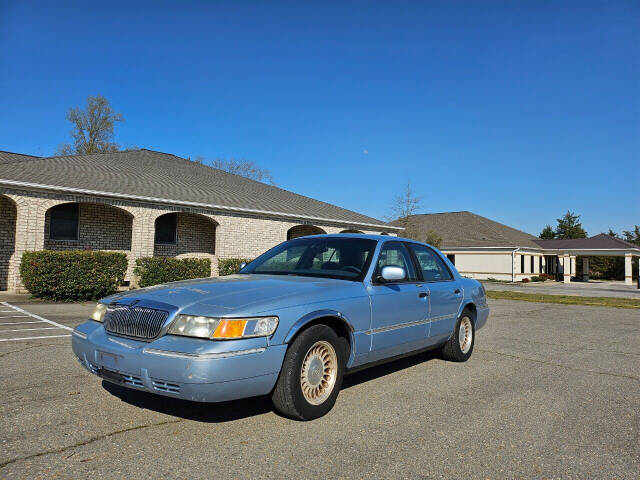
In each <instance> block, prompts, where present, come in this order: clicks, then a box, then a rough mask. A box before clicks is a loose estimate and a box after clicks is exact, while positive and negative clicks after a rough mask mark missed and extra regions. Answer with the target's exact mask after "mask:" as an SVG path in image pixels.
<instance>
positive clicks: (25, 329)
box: [0, 327, 58, 333]
mask: <svg viewBox="0 0 640 480" xmlns="http://www.w3.org/2000/svg"><path fill="white" fill-rule="evenodd" d="M34 330H58V327H41V328H16V329H14V330H0V333H2V332H33V331H34Z"/></svg>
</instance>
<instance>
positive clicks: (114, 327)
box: [104, 305, 169, 340]
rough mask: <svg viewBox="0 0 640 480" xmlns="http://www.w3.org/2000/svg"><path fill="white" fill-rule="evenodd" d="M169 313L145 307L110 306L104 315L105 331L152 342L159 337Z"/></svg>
mask: <svg viewBox="0 0 640 480" xmlns="http://www.w3.org/2000/svg"><path fill="white" fill-rule="evenodd" d="M168 316H169V312H165V311H164V310H155V309H153V308H145V307H129V306H127V305H109V306H108V307H107V311H106V312H105V315H104V329H105V330H106V331H107V332H109V333H114V334H116V335H123V336H125V337H133V338H140V339H142V340H151V339H154V338H156V337H157V336H158V334H159V333H160V330H162V326H163V325H164V322H165V321H166V320H167V317H168Z"/></svg>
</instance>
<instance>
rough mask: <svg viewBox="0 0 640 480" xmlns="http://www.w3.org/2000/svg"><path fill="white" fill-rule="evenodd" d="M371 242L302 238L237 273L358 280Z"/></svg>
mask: <svg viewBox="0 0 640 480" xmlns="http://www.w3.org/2000/svg"><path fill="white" fill-rule="evenodd" d="M375 246H376V242H375V240H370V239H363V238H343V237H340V238H336V237H302V238H298V239H294V240H289V241H287V242H285V243H282V244H280V245H278V246H277V247H274V248H273V249H271V250H269V251H268V252H266V253H264V254H263V255H261V256H260V257H258V258H257V259H255V260H254V261H253V262H251V263H250V264H249V265H247V266H246V267H245V268H243V269H242V270H241V273H256V274H271V275H301V276H313V277H329V278H340V279H345V280H358V281H361V280H362V278H363V277H364V274H365V273H366V271H367V269H368V266H369V263H370V262H371V257H372V256H373V251H374V250H375Z"/></svg>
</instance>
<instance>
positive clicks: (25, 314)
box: [0, 302, 73, 342]
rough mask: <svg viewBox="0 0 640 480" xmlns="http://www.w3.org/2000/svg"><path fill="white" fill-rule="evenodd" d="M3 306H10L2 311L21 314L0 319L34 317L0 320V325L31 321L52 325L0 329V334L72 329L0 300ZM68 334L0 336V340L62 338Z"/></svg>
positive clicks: (23, 323)
mask: <svg viewBox="0 0 640 480" xmlns="http://www.w3.org/2000/svg"><path fill="white" fill-rule="evenodd" d="M0 305H2V306H3V307H5V308H10V309H11V310H2V312H3V313H21V314H23V315H8V316H0V320H2V319H5V318H18V317H23V318H28V317H31V318H34V319H35V321H27V322H4V323H3V322H0V326H2V325H25V324H33V323H48V324H49V325H53V326H52V327H37V328H18V329H14V330H0V334H2V332H24V331H30V330H67V331H72V330H73V328H71V327H67V326H66V325H62V324H60V323H57V322H54V321H53V320H49V319H48V318H44V317H41V316H40V315H36V314H35V313H31V312H27V311H26V310H23V309H22V308H20V307H16V306H15V305H11V304H9V303H7V302H0ZM70 336H71V335H70V334H68V333H67V334H64V335H41V336H37V337H21V338H0V342H16V341H19V340H38V339H41V338H62V337H70Z"/></svg>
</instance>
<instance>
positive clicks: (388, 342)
mask: <svg viewBox="0 0 640 480" xmlns="http://www.w3.org/2000/svg"><path fill="white" fill-rule="evenodd" d="M385 266H396V267H402V268H404V269H405V271H406V272H407V278H406V279H405V280H403V281H398V282H393V283H384V282H381V281H379V277H380V272H381V270H382V267H385ZM367 290H368V293H369V296H370V299H371V328H370V330H369V332H368V333H369V335H371V337H372V338H371V353H370V356H369V358H370V359H371V360H376V359H380V358H385V357H389V356H393V355H398V354H401V353H404V352H408V351H411V350H415V349H416V348H420V347H421V346H423V345H424V344H425V342H426V341H427V333H428V332H427V330H428V328H427V324H428V321H429V320H428V317H429V300H428V294H427V291H426V289H425V288H424V285H423V283H422V282H420V281H419V275H418V272H417V270H416V266H415V263H414V261H413V258H412V256H411V253H410V252H409V250H408V249H407V247H406V246H405V245H404V244H403V243H402V242H399V241H387V242H385V243H384V244H383V245H382V246H381V248H380V253H379V254H378V257H377V260H376V263H375V265H374V271H373V275H372V278H371V284H370V285H369V286H368V287H367Z"/></svg>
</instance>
